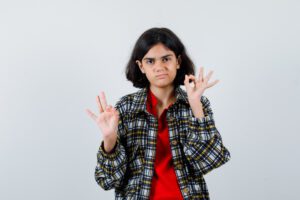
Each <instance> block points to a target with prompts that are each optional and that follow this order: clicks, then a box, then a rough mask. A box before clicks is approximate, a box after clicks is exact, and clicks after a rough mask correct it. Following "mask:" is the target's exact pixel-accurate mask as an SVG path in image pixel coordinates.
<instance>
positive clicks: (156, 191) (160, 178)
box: [87, 28, 230, 200]
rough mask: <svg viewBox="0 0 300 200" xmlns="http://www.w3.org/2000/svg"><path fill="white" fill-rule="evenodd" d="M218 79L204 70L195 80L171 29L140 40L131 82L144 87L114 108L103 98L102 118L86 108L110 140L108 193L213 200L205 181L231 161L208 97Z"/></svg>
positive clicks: (106, 148) (101, 167)
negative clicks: (207, 176) (215, 170)
mask: <svg viewBox="0 0 300 200" xmlns="http://www.w3.org/2000/svg"><path fill="white" fill-rule="evenodd" d="M212 73H213V72H212V71H210V72H209V73H208V75H207V76H205V77H204V70H203V67H201V68H200V71H199V75H198V76H197V77H195V76H194V74H195V73H194V64H193V62H192V61H191V59H190V58H189V57H188V55H187V53H186V50H185V47H184V45H183V44H182V42H181V41H180V39H179V38H178V37H177V36H176V35H175V34H174V33H173V32H172V31H171V30H169V29H167V28H151V29H149V30H147V31H145V32H144V33H143V34H142V35H141V36H140V37H139V39H138V40H137V42H136V44H135V46H134V49H133V52H132V54H131V57H130V60H129V62H128V64H127V67H126V77H127V79H128V80H129V81H131V82H132V83H133V86H134V87H137V88H140V89H139V90H138V91H137V92H135V93H131V94H128V95H125V96H123V97H122V98H120V100H119V101H118V102H117V103H116V106H115V107H112V106H111V105H109V104H108V103H107V102H106V98H105V94H104V92H101V93H100V97H99V96H97V104H98V107H99V115H96V114H94V113H93V112H91V111H90V110H88V109H87V113H88V114H89V116H90V117H91V118H92V119H93V120H95V122H96V124H97V125H98V126H99V128H100V130H101V132H102V134H103V141H102V142H101V145H100V147H99V151H98V153H97V166H96V169H95V179H96V181H97V183H98V184H99V185H100V186H101V187H102V188H103V189H104V190H109V189H112V188H115V197H116V199H154V200H156V199H157V200H158V199H163V200H169V199H174V200H177V199H178V200H179V199H201V200H208V199H209V192H208V188H207V186H206V182H205V180H204V178H203V175H205V174H207V173H208V172H210V171H211V170H213V169H215V168H217V167H220V166H221V165H223V164H224V163H226V162H227V161H229V159H230V153H229V151H228V149H227V148H226V147H225V146H224V145H223V142H222V138H221V135H220V133H219V132H218V130H217V128H216V126H215V122H214V119H213V112H212V109H211V107H210V102H209V100H208V98H207V97H205V96H203V93H204V91H205V90H206V89H207V88H210V87H212V86H214V85H215V84H216V83H217V82H218V80H215V81H213V82H211V83H209V79H210V77H211V75H212ZM190 81H191V82H192V83H190ZM180 85H184V86H185V90H183V89H181V87H180Z"/></svg>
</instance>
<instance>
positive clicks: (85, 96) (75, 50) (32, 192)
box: [0, 0, 300, 200]
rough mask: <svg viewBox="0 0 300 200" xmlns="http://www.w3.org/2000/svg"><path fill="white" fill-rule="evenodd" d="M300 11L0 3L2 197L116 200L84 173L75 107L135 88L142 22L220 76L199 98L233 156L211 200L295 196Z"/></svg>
mask: <svg viewBox="0 0 300 200" xmlns="http://www.w3.org/2000/svg"><path fill="white" fill-rule="evenodd" d="M299 6H300V3H299V2H298V1H289V0H282V1H276V0H273V1H271V0H270V1H267V0H252V1H230V0H229V1H196V0H194V1H175V0H172V1H171V0H168V1H157V0H155V1H138V0H135V1H121V0H120V1H100V0H97V1H96V0H90V1H87V0H80V1H76V0H75V1H71V0H69V1H67V0H51V1H33V0H28V1H20V0H19V1H13V0H12V1H0V95H1V96H0V190H1V191H0V199H3V200H17V199H28V200H39V199H43V200H53V199H57V200H63V199H73V200H82V199H90V200H92V199H95V200H96V199H105V200H106V199H114V190H110V191H104V190H103V189H102V188H100V187H99V186H98V185H97V183H96V181H95V179H94V169H95V166H96V153H97V150H98V148H99V145H100V142H101V140H102V135H101V132H100V130H99V129H98V127H97V126H96V124H95V123H94V121H92V120H91V119H90V118H89V116H88V115H87V114H86V113H85V109H86V108H90V109H91V110H93V111H94V112H96V111H97V104H96V101H95V99H96V95H98V94H99V92H100V91H102V90H103V91H105V93H106V95H107V99H108V102H109V103H110V104H112V105H114V104H115V103H116V101H117V100H118V99H119V98H120V97H122V96H124V95H126V94H129V93H131V92H135V91H137V88H134V87H133V86H132V84H131V83H130V82H129V81H127V80H126V78H125V72H124V70H125V65H126V63H127V61H128V59H129V56H130V53H131V50H132V48H133V45H134V43H135V41H136V40H137V38H138V37H139V36H140V34H141V33H142V32H144V31H145V30H147V29H149V28H151V27H168V28H170V29H171V30H173V31H174V32H175V33H176V34H177V35H178V36H179V37H180V38H181V40H182V42H183V43H184V44H185V46H186V48H187V51H188V53H189V55H190V56H191V58H192V59H193V61H194V62H195V64H196V66H197V69H196V72H198V70H199V68H200V66H204V69H205V73H207V72H208V71H209V70H214V74H213V76H212V78H211V80H212V81H213V80H215V79H220V82H219V83H218V84H217V85H215V86H214V87H212V88H209V89H207V90H206V91H205V93H204V95H205V96H207V97H208V98H209V99H210V101H211V106H212V109H213V112H214V118H215V122H216V126H217V128H218V130H219V132H220V133H221V135H222V138H223V143H224V145H225V146H226V147H227V148H228V149H229V151H230V153H231V160H230V161H229V162H228V163H226V164H225V165H224V166H222V167H220V168H218V169H215V170H214V171H212V172H210V173H209V174H207V175H205V180H206V182H207V185H208V189H209V192H210V195H211V199H212V200H241V199H243V200H253V199H257V200H266V199H272V200H279V199H289V200H294V199H299V198H300V195H299V192H298V191H297V190H298V187H299V178H300V173H299V171H298V169H299V167H300V164H299V162H300V161H299V147H298V145H299V142H300V141H299V139H300V137H299V134H300V131H299V102H300V101H299V96H300V95H299V93H300V89H299V72H300V70H299V64H300V58H299V42H300V39H299V35H300V28H299V19H300V14H299V9H298V8H299ZM183 88H184V87H183ZM297 152H298V153H297Z"/></svg>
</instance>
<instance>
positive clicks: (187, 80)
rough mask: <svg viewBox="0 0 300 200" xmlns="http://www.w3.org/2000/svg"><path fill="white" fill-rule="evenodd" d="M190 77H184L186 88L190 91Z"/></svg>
mask: <svg viewBox="0 0 300 200" xmlns="http://www.w3.org/2000/svg"><path fill="white" fill-rule="evenodd" d="M189 80H190V79H189V76H188V75H184V86H185V88H186V89H187V90H188V89H189V88H190V81H189Z"/></svg>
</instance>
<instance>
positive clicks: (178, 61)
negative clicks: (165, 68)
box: [177, 55, 181, 69]
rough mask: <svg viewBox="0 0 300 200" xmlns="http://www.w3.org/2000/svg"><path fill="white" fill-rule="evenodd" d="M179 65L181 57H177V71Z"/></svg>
mask: <svg viewBox="0 0 300 200" xmlns="http://www.w3.org/2000/svg"><path fill="white" fill-rule="evenodd" d="M180 64H181V56H180V55H179V56H178V58H177V69H179V67H180Z"/></svg>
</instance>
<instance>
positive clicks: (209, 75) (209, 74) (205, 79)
mask: <svg viewBox="0 0 300 200" xmlns="http://www.w3.org/2000/svg"><path fill="white" fill-rule="evenodd" d="M213 73H214V71H212V70H211V71H210V72H209V73H208V75H207V76H206V77H205V78H204V82H208V80H209V79H210V77H211V75H212V74H213Z"/></svg>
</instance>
